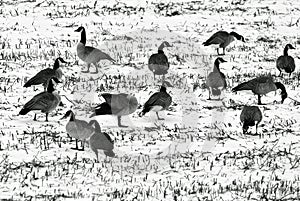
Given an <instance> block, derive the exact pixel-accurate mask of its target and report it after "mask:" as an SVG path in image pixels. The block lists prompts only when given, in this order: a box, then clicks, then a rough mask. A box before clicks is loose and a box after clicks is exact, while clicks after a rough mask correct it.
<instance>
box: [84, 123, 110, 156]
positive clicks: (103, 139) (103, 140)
mask: <svg viewBox="0 0 300 201" xmlns="http://www.w3.org/2000/svg"><path fill="white" fill-rule="evenodd" d="M89 124H90V125H93V124H94V126H95V130H94V134H93V135H92V136H91V137H90V148H91V149H92V151H93V152H95V154H96V157H97V160H98V150H99V149H100V150H103V151H104V154H105V155H106V156H109V157H115V153H114V152H113V149H114V142H113V141H112V139H111V138H110V136H109V135H108V134H107V133H104V132H101V128H100V125H99V123H98V122H97V121H96V120H91V121H90V123H89Z"/></svg>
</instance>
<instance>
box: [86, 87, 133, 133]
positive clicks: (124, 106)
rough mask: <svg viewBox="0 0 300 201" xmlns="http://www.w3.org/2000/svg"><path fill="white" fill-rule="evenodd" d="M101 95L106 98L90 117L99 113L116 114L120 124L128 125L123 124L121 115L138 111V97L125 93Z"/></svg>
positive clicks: (120, 125)
mask: <svg viewBox="0 0 300 201" xmlns="http://www.w3.org/2000/svg"><path fill="white" fill-rule="evenodd" d="M101 96H102V97H103V98H104V100H105V102H103V103H101V104H100V105H98V106H96V107H95V109H94V113H93V114H92V115H91V116H90V117H94V116H97V115H114V116H117V117H118V126H119V127H126V126H124V125H122V124H121V117H122V116H126V115H129V114H132V113H133V112H135V111H136V109H137V107H138V101H137V99H136V97H135V96H132V95H130V94H125V93H120V94H110V93H103V94H101Z"/></svg>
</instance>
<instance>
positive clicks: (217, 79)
mask: <svg viewBox="0 0 300 201" xmlns="http://www.w3.org/2000/svg"><path fill="white" fill-rule="evenodd" d="M224 62H226V61H225V60H224V59H223V58H221V57H218V58H217V59H216V60H215V63H214V69H213V72H211V73H209V75H208V76H207V79H206V85H207V87H208V90H209V97H208V100H211V97H210V96H211V93H212V94H213V95H221V90H223V89H225V88H226V87H227V83H226V78H225V75H224V74H223V73H222V72H221V71H220V63H224Z"/></svg>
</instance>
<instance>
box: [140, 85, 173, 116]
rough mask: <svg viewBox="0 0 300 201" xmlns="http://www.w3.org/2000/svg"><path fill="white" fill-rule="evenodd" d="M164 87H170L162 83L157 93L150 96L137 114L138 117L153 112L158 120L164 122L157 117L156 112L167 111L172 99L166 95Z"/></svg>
mask: <svg viewBox="0 0 300 201" xmlns="http://www.w3.org/2000/svg"><path fill="white" fill-rule="evenodd" d="M166 86H167V87H171V86H172V85H171V84H170V83H169V82H168V81H164V82H163V84H162V85H161V87H160V90H159V92H156V93H154V94H152V96H150V98H149V99H148V100H147V101H146V103H145V104H144V107H143V110H142V111H141V113H140V114H139V116H140V117H142V116H144V115H145V114H146V113H147V112H149V111H154V112H156V116H157V118H158V120H164V119H163V118H160V117H159V115H158V112H159V111H162V110H166V109H168V108H169V107H170V105H171V103H172V97H171V96H170V94H168V93H167V88H166Z"/></svg>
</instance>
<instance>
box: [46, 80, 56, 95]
mask: <svg viewBox="0 0 300 201" xmlns="http://www.w3.org/2000/svg"><path fill="white" fill-rule="evenodd" d="M54 90H55V89H54V86H53V83H52V80H49V83H48V87H47V92H49V93H52V92H53V91H54Z"/></svg>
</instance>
